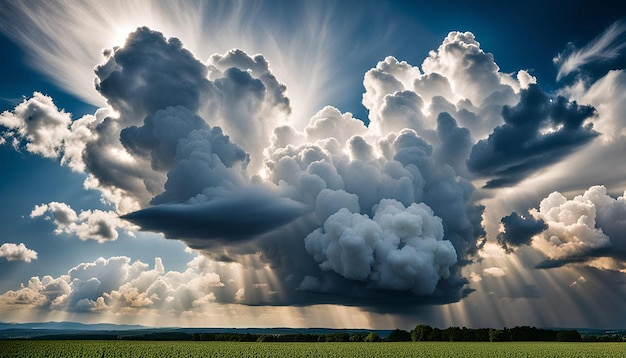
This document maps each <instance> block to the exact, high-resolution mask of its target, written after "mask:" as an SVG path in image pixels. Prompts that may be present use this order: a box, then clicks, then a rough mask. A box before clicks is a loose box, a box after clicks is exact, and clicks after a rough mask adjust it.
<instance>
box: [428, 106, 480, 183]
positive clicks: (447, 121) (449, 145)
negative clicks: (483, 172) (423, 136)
mask: <svg viewBox="0 0 626 358" xmlns="http://www.w3.org/2000/svg"><path fill="white" fill-rule="evenodd" d="M437 137H438V138H439V141H440V145H439V146H437V148H436V150H435V157H436V159H437V161H438V162H440V163H445V164H448V165H450V166H451V167H452V168H454V170H455V171H456V172H457V173H458V174H461V173H464V172H465V171H466V165H465V160H466V159H467V157H468V156H469V152H470V149H471V148H472V145H473V144H474V142H473V141H472V136H471V134H470V131H469V130H468V129H466V128H459V127H458V125H457V122H456V120H455V119H454V118H453V117H452V116H451V115H450V114H449V113H448V112H443V113H439V116H437Z"/></svg>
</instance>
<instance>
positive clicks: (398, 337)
mask: <svg viewBox="0 0 626 358" xmlns="http://www.w3.org/2000/svg"><path fill="white" fill-rule="evenodd" d="M192 339H193V340H198V341H240V342H242V341H245V342H253V341H257V342H382V341H386V342H410V341H413V342H425V341H439V342H529V341H535V342H540V341H544V342H580V341H582V337H581V336H580V333H578V331H576V330H550V329H541V328H535V327H529V326H519V327H514V328H504V329H494V328H479V329H472V328H466V327H462V328H460V327H449V328H446V329H439V328H436V327H431V326H428V325H418V326H416V327H415V328H414V329H413V330H412V331H410V332H409V331H405V330H402V329H395V330H393V331H391V333H390V334H389V336H388V337H386V338H381V337H380V336H379V335H378V334H377V333H376V332H357V333H352V334H348V333H345V332H344V333H327V334H309V333H306V334H305V333H299V334H262V335H254V334H249V333H246V334H240V333H196V334H194V335H193V338H192Z"/></svg>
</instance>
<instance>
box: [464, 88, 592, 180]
mask: <svg viewBox="0 0 626 358" xmlns="http://www.w3.org/2000/svg"><path fill="white" fill-rule="evenodd" d="M595 115H596V111H595V109H594V108H593V107H591V106H585V105H579V104H577V103H576V102H569V101H568V100H567V99H565V98H564V97H557V98H556V99H554V100H552V99H551V98H549V97H548V95H547V94H545V93H544V92H543V91H542V90H541V89H540V88H539V87H538V86H537V85H530V86H529V87H528V89H524V90H522V91H521V98H520V102H519V103H518V104H517V105H515V106H513V107H510V106H506V105H505V106H504V107H503V109H502V116H503V117H504V122H505V123H504V124H503V125H501V126H498V127H497V128H495V129H494V131H493V133H492V134H490V135H489V137H488V138H487V139H482V140H480V141H479V142H478V143H476V145H474V147H472V151H471V153H470V157H469V160H468V161H467V166H468V168H469V170H470V171H471V172H473V173H476V174H479V175H481V176H489V177H495V178H494V179H491V180H490V181H489V182H488V183H487V185H486V186H487V187H490V188H493V187H501V186H511V185H513V184H516V183H518V182H520V181H521V180H523V179H524V178H525V177H526V176H527V175H529V174H531V173H533V172H535V171H537V170H538V169H540V168H543V167H545V166H547V165H550V164H553V163H555V162H558V161H559V160H561V159H562V158H563V157H564V156H566V155H568V154H570V153H571V152H573V151H574V150H575V149H576V148H578V147H580V146H582V145H583V144H586V143H588V142H589V141H591V140H592V139H593V138H595V137H596V136H597V135H598V133H597V132H595V131H594V130H593V128H592V125H591V124H590V123H588V122H587V121H588V120H590V119H591V118H593V117H594V116H595Z"/></svg>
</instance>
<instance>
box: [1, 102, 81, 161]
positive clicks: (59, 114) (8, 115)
mask: <svg viewBox="0 0 626 358" xmlns="http://www.w3.org/2000/svg"><path fill="white" fill-rule="evenodd" d="M71 122H72V119H71V116H70V114H69V113H66V112H65V111H63V110H61V111H59V109H58V108H57V106H56V105H55V104H54V103H53V102H52V98H50V97H49V96H46V95H43V94H41V93H39V92H35V93H34V94H33V97H31V98H29V99H24V100H23V101H22V103H20V104H18V105H17V106H16V107H15V109H14V110H13V111H5V112H2V114H0V126H3V127H6V128H7V130H5V131H4V132H2V134H1V137H0V138H2V141H8V142H10V143H11V144H12V145H13V147H14V148H16V149H18V148H20V146H21V143H22V142H25V143H26V144H25V148H26V150H27V151H28V152H30V153H33V154H39V155H41V156H42V157H45V158H57V157H58V156H59V155H60V153H61V151H62V150H63V141H64V140H65V139H66V138H67V137H69V136H70V130H69V129H68V126H69V125H70V123H71Z"/></svg>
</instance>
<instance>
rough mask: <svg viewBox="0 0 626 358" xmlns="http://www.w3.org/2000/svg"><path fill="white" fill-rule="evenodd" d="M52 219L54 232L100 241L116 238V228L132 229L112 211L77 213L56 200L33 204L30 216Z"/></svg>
mask: <svg viewBox="0 0 626 358" xmlns="http://www.w3.org/2000/svg"><path fill="white" fill-rule="evenodd" d="M48 213H49V214H50V216H46V219H52V220H54V224H55V225H56V229H55V230H54V233H55V234H57V235H60V234H62V233H66V234H72V235H76V236H77V237H78V238H79V239H81V240H96V241H98V242H100V243H103V242H106V241H112V240H117V238H118V236H119V233H118V230H132V229H134V228H133V226H132V225H130V224H128V223H127V222H126V221H124V220H122V219H120V218H119V216H118V214H117V213H115V212H113V211H102V210H82V211H81V212H80V213H79V214H77V213H76V211H74V209H72V208H71V207H70V206H69V205H67V204H65V203H59V202H56V201H53V202H50V203H48V204H41V205H37V206H35V208H34V209H33V210H32V211H31V213H30V217H31V218H35V217H41V216H44V215H46V214H48Z"/></svg>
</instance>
